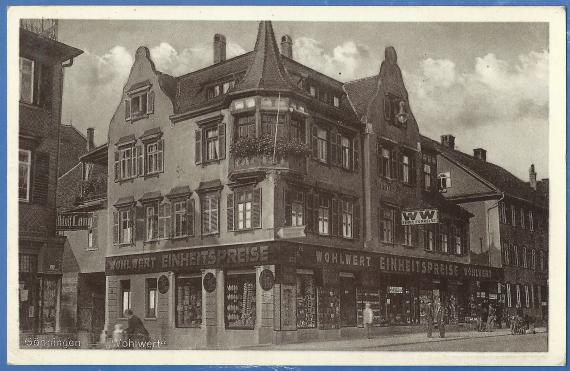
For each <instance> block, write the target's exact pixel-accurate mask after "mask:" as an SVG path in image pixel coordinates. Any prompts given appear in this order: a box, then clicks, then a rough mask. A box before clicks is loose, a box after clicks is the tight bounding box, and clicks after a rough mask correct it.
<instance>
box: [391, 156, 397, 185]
mask: <svg viewBox="0 0 570 371" xmlns="http://www.w3.org/2000/svg"><path fill="white" fill-rule="evenodd" d="M390 161H391V162H390V176H391V178H392V179H398V153H397V152H396V150H395V149H393V150H391V151H390Z"/></svg>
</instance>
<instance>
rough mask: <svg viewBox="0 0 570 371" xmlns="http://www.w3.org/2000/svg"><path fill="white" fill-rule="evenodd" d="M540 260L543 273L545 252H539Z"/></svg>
mask: <svg viewBox="0 0 570 371" xmlns="http://www.w3.org/2000/svg"><path fill="white" fill-rule="evenodd" d="M538 260H539V262H540V270H541V271H543V270H544V252H543V251H542V250H540V251H539V252H538Z"/></svg>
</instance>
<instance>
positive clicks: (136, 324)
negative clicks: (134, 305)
mask: <svg viewBox="0 0 570 371" xmlns="http://www.w3.org/2000/svg"><path fill="white" fill-rule="evenodd" d="M125 317H127V319H128V322H127V324H128V326H129V327H127V329H126V330H125V333H126V334H127V337H128V339H129V340H132V341H133V342H134V343H135V347H136V346H138V345H139V344H140V343H141V342H143V343H144V342H147V341H148V340H149V333H148V331H147V330H146V328H145V327H144V325H143V322H142V321H141V319H140V318H139V317H138V316H136V315H135V314H134V313H133V311H132V310H131V309H127V310H126V311H125ZM129 343H130V342H129Z"/></svg>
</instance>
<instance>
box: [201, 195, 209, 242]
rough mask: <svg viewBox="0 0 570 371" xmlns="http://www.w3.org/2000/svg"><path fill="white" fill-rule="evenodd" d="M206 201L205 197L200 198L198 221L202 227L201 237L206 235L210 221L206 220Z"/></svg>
mask: <svg viewBox="0 0 570 371" xmlns="http://www.w3.org/2000/svg"><path fill="white" fill-rule="evenodd" d="M207 203H208V199H207V198H205V197H202V198H200V208H201V211H200V219H201V223H200V224H201V225H202V235H204V234H206V232H207V227H208V226H209V224H207V223H210V220H209V219H208V214H207V213H206V210H207V208H208V205H207Z"/></svg>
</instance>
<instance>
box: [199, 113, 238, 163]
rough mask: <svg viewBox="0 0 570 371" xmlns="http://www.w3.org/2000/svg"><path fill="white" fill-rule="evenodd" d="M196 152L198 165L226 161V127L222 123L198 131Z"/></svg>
mask: <svg viewBox="0 0 570 371" xmlns="http://www.w3.org/2000/svg"><path fill="white" fill-rule="evenodd" d="M238 135H239V131H238ZM194 151H195V152H194V162H195V163H196V164H201V163H208V162H213V161H217V160H221V159H224V158H225V157H226V125H225V124H223V123H221V124H218V125H209V126H206V127H204V128H202V129H198V130H196V131H195V147H194Z"/></svg>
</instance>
